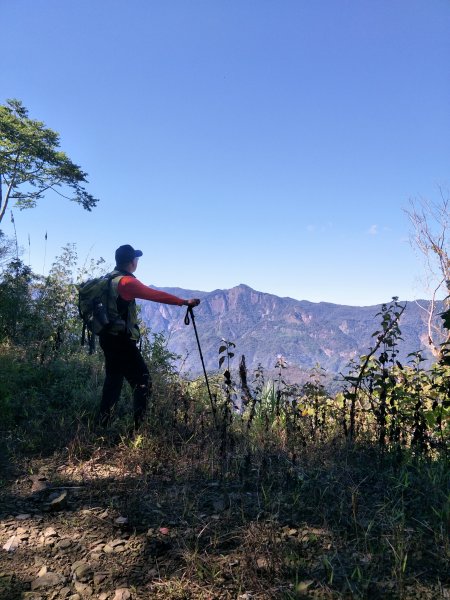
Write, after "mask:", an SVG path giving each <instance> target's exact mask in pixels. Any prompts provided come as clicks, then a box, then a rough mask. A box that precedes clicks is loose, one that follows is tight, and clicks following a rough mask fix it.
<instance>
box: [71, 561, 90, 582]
mask: <svg viewBox="0 0 450 600" xmlns="http://www.w3.org/2000/svg"><path fill="white" fill-rule="evenodd" d="M73 574H74V577H75V578H76V579H78V580H79V581H88V580H89V579H90V578H91V577H92V568H91V567H90V565H88V564H86V563H84V564H82V565H79V566H78V567H77V568H76V569H75V570H74V571H73Z"/></svg>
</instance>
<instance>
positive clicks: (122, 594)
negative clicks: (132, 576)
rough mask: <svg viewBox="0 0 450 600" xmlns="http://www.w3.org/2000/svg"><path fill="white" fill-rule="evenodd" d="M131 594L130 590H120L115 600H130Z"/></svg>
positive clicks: (117, 591)
mask: <svg viewBox="0 0 450 600" xmlns="http://www.w3.org/2000/svg"><path fill="white" fill-rule="evenodd" d="M130 598H131V592H130V590H129V589H128V588H119V589H117V590H116V593H115V595H114V598H113V600H129V599H130Z"/></svg>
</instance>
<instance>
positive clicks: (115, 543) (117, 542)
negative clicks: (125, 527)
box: [109, 539, 127, 548]
mask: <svg viewBox="0 0 450 600" xmlns="http://www.w3.org/2000/svg"><path fill="white" fill-rule="evenodd" d="M126 543H127V542H126V540H120V539H115V540H113V541H112V542H109V545H110V546H111V548H116V547H117V546H124V545H125V544H126Z"/></svg>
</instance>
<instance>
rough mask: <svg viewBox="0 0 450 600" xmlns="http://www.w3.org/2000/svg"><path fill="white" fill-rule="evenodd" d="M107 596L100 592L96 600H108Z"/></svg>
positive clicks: (105, 593)
mask: <svg viewBox="0 0 450 600" xmlns="http://www.w3.org/2000/svg"><path fill="white" fill-rule="evenodd" d="M108 596H109V594H108V593H107V592H102V593H101V594H100V595H99V597H98V600H108Z"/></svg>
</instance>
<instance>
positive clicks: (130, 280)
mask: <svg viewBox="0 0 450 600" xmlns="http://www.w3.org/2000/svg"><path fill="white" fill-rule="evenodd" d="M117 290H118V292H119V295H120V297H121V298H123V299H124V300H126V301H127V302H129V301H130V300H135V299H136V298H139V299H141V300H151V301H152V302H161V303H163V304H174V305H176V306H197V305H198V304H200V300H198V299H197V298H191V299H190V300H184V299H183V298H178V296H173V295H172V294H168V293H167V292H161V291H159V290H154V289H153V288H150V287H148V286H147V285H144V284H143V283H141V282H140V281H139V280H138V279H136V278H135V277H128V276H127V275H125V276H124V277H122V279H121V280H120V281H119V285H118V287H117Z"/></svg>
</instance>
